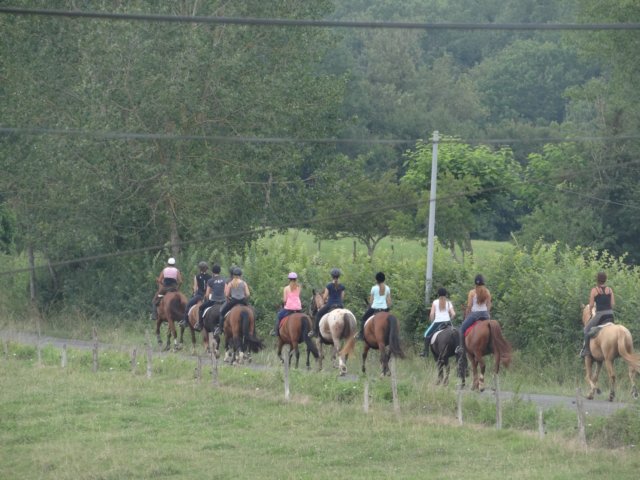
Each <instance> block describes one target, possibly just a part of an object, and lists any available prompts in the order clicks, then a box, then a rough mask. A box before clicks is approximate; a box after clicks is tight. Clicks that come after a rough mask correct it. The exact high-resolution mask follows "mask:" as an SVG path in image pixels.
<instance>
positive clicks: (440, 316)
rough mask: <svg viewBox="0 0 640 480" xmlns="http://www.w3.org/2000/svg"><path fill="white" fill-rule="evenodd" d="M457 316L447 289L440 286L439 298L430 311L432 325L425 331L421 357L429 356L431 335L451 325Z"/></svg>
mask: <svg viewBox="0 0 640 480" xmlns="http://www.w3.org/2000/svg"><path fill="white" fill-rule="evenodd" d="M455 316H456V311H455V310H454V309H453V304H452V303H451V301H450V300H449V299H448V298H447V289H446V288H444V287H440V288H439V289H438V298H436V299H435V300H434V301H433V303H432V304H431V311H430V312H429V320H431V325H429V328H427V330H426V331H425V332H424V350H423V351H422V352H421V353H420V356H421V357H428V356H429V345H430V344H431V337H433V335H435V333H436V332H437V331H438V330H442V329H443V328H444V327H446V326H448V325H451V322H452V320H453V318H454V317H455Z"/></svg>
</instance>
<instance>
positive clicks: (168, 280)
mask: <svg viewBox="0 0 640 480" xmlns="http://www.w3.org/2000/svg"><path fill="white" fill-rule="evenodd" d="M156 284H157V285H158V291H157V292H156V294H155V296H154V297H153V302H152V305H153V308H152V310H151V316H152V317H153V319H154V320H157V319H158V305H159V304H160V300H161V299H162V296H163V295H164V294H165V293H167V292H171V291H175V290H178V289H179V288H180V285H182V275H181V274H180V270H178V269H177V268H176V259H175V258H173V257H171V258H169V260H167V266H166V267H164V269H163V270H162V272H160V275H159V276H158V278H157V279H156Z"/></svg>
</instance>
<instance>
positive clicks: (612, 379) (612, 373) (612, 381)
mask: <svg viewBox="0 0 640 480" xmlns="http://www.w3.org/2000/svg"><path fill="white" fill-rule="evenodd" d="M604 364H605V366H606V367H607V373H608V374H609V401H610V402H613V399H614V398H615V396H616V369H615V368H614V366H613V360H610V359H607V360H605V363H604Z"/></svg>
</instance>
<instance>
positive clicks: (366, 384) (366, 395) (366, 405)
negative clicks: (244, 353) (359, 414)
mask: <svg viewBox="0 0 640 480" xmlns="http://www.w3.org/2000/svg"><path fill="white" fill-rule="evenodd" d="M363 409H364V413H369V376H368V375H366V376H365V377H364V399H363Z"/></svg>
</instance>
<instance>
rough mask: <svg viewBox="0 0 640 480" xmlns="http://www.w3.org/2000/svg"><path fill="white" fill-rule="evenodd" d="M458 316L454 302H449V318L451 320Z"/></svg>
mask: <svg viewBox="0 0 640 480" xmlns="http://www.w3.org/2000/svg"><path fill="white" fill-rule="evenodd" d="M455 316H456V311H455V310H454V309H453V303H449V318H450V319H451V320H453V319H454V317H455Z"/></svg>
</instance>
